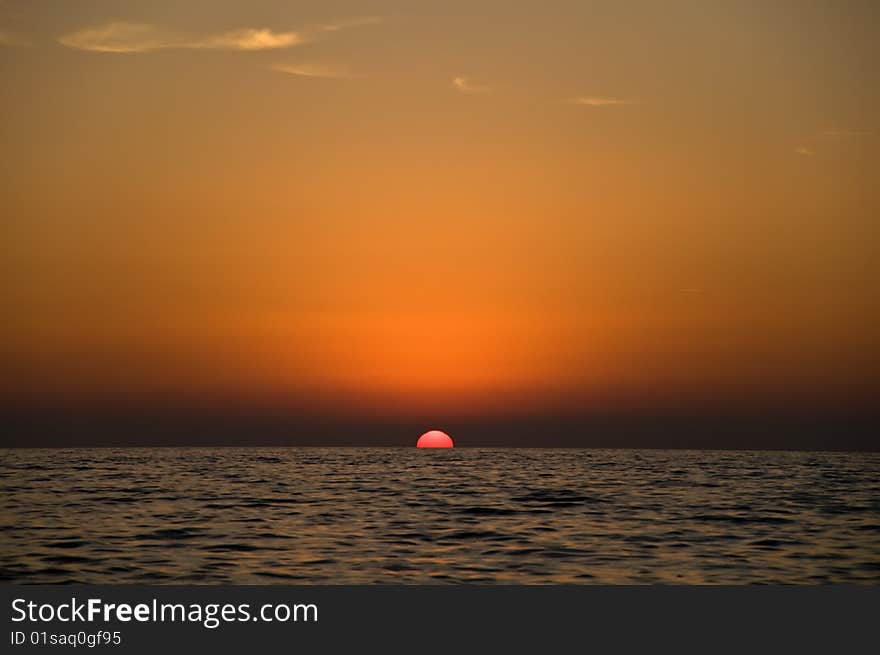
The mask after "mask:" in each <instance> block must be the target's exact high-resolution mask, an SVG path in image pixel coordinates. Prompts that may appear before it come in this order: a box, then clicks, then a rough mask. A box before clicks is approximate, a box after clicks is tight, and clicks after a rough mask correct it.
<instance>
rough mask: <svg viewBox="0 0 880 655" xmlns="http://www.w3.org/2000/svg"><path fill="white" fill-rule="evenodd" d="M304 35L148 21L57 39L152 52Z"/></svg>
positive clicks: (271, 45) (84, 46)
mask: <svg viewBox="0 0 880 655" xmlns="http://www.w3.org/2000/svg"><path fill="white" fill-rule="evenodd" d="M304 40H305V39H304V37H303V36H302V35H301V34H299V33H298V32H274V31H272V30H271V29H268V28H244V29H238V30H231V31H228V32H220V33H216V34H207V35H203V36H197V37H193V36H186V35H181V34H175V33H173V32H171V31H168V30H164V29H162V28H159V27H157V26H155V25H150V24H148V23H106V24H105V25H101V26H99V27H93V28H90V29H86V30H81V31H79V32H74V33H73V34H68V35H65V36H62V37H61V38H60V39H58V41H59V42H60V43H61V44H63V45H66V46H67V47H69V48H76V49H77V50H87V51H89V52H115V53H129V52H151V51H155V50H170V49H190V50H245V51H247V50H271V49H277V48H290V47H292V46H295V45H299V44H300V43H302V42H303V41H304Z"/></svg>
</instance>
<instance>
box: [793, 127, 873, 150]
mask: <svg viewBox="0 0 880 655" xmlns="http://www.w3.org/2000/svg"><path fill="white" fill-rule="evenodd" d="M873 134H874V133H873V132H871V131H870V130H853V129H837V128H835V129H830V130H822V131H821V132H815V133H814V134H811V135H810V136H808V137H806V138H805V139H803V140H804V141H805V142H806V144H808V145H801V146H798V147H797V148H795V149H794V151H795V153H797V154H799V155H803V156H806V157H809V156H812V155H815V154H816V149H815V148H814V146H821V147H822V148H823V149H824V147H825V146H829V145H830V142H833V141H847V140H852V139H860V138H865V137H870V136H873Z"/></svg>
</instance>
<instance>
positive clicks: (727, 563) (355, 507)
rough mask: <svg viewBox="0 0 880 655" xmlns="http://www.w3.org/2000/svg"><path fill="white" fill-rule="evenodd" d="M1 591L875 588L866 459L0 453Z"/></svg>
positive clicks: (804, 455) (879, 550) (253, 451)
mask: <svg viewBox="0 0 880 655" xmlns="http://www.w3.org/2000/svg"><path fill="white" fill-rule="evenodd" d="M0 518H2V538H0V579H2V580H3V581H5V582H13V583H52V584H54V583H88V584H104V583H144V584H147V583H148V584H401V583H402V584H410V583H421V584H424V583H429V584H432V583H437V584H449V583H464V584H474V583H479V584H487V583H488V584H495V583H499V584H502V583H506V584H559V583H562V584H606V583H611V584H655V583H661V584H752V583H791V584H824V583H858V584H878V583H880V453H833V452H776V451H774V452H765V451H696V450H692V451H688V450H579V449H559V450H557V449H541V448H510V449H482V448H455V449H451V450H418V449H416V448H143V449H137V448H119V449H112V448H108V449H65V450H61V449H54V450H50V449H45V450H44V449H7V450H2V451H0Z"/></svg>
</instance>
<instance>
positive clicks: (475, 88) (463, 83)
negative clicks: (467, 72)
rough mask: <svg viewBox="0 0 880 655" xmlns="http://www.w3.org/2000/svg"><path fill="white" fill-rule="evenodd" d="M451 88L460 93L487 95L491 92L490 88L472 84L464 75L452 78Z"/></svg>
mask: <svg viewBox="0 0 880 655" xmlns="http://www.w3.org/2000/svg"><path fill="white" fill-rule="evenodd" d="M452 86H453V88H454V89H456V90H458V91H461V92H462V93H487V92H489V91H491V90H492V87H490V86H487V85H485V84H477V83H475V82H472V81H471V80H470V78H468V77H465V76H464V75H459V76H458V77H453V78H452Z"/></svg>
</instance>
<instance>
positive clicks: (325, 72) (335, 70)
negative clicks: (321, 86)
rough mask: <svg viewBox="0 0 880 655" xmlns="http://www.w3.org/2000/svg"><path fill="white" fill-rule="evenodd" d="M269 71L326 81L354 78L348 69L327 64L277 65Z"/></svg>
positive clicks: (273, 65)
mask: <svg viewBox="0 0 880 655" xmlns="http://www.w3.org/2000/svg"><path fill="white" fill-rule="evenodd" d="M269 70H273V71H277V72H279V73H286V74H287V75H296V76H298V77H319V78H324V79H345V78H350V77H354V75H352V74H351V73H350V72H349V71H348V69H346V68H343V67H341V66H329V65H326V64H310V63H298V64H285V63H277V64H272V65H271V66H269Z"/></svg>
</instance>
